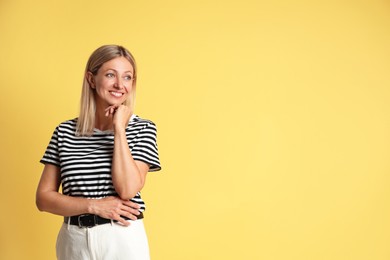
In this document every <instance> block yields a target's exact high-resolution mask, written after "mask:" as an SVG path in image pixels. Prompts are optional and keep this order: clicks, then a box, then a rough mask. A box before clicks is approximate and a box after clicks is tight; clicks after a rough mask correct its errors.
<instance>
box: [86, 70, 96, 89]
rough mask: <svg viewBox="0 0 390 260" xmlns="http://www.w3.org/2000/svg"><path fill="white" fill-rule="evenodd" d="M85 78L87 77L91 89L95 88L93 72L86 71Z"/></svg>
mask: <svg viewBox="0 0 390 260" xmlns="http://www.w3.org/2000/svg"><path fill="white" fill-rule="evenodd" d="M85 78H86V79H87V81H88V83H89V86H90V87H91V88H93V89H95V88H96V86H95V79H94V77H93V74H92V72H90V71H88V72H87V73H86V74H85Z"/></svg>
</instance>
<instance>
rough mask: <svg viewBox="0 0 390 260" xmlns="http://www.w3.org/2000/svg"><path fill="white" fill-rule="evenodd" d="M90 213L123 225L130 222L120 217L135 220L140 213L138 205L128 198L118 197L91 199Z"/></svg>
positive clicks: (127, 224)
mask: <svg viewBox="0 0 390 260" xmlns="http://www.w3.org/2000/svg"><path fill="white" fill-rule="evenodd" d="M90 202H91V206H90V210H89V211H90V212H91V214H95V215H99V216H100V217H102V218H107V219H112V220H116V221H118V222H119V223H121V224H122V225H124V226H129V225H130V222H129V221H127V220H126V219H124V218H122V217H121V216H123V217H127V218H129V219H132V220H137V215H139V214H140V211H139V209H140V205H139V204H137V203H134V202H132V201H128V200H122V199H120V198H118V197H112V196H110V197H106V198H103V199H97V200H95V199H91V200H90Z"/></svg>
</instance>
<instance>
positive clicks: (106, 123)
mask: <svg viewBox="0 0 390 260" xmlns="http://www.w3.org/2000/svg"><path fill="white" fill-rule="evenodd" d="M95 128H96V129H99V130H101V131H106V130H113V129H114V127H113V124H112V115H110V116H106V115H105V111H104V109H102V108H98V107H97V108H96V114H95Z"/></svg>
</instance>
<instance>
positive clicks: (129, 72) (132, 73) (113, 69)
mask: <svg viewBox="0 0 390 260" xmlns="http://www.w3.org/2000/svg"><path fill="white" fill-rule="evenodd" d="M108 70H113V71H115V72H118V71H117V70H116V69H110V68H108V69H106V70H105V71H108ZM128 72H129V73H131V74H133V72H132V71H131V70H126V71H124V73H128Z"/></svg>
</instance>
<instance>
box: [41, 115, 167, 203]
mask: <svg viewBox="0 0 390 260" xmlns="http://www.w3.org/2000/svg"><path fill="white" fill-rule="evenodd" d="M76 122H77V119H73V120H69V121H65V122H63V123H61V124H60V125H59V126H57V127H56V129H55V130H54V133H53V135H52V138H51V140H50V143H49V145H48V147H47V149H46V152H45V154H44V155H43V158H42V159H41V163H44V164H46V163H50V164H54V165H56V166H58V167H59V168H60V170H61V184H62V193H63V194H65V195H68V196H75V197H84V198H94V199H99V198H104V197H107V196H117V193H116V192H115V189H114V186H113V184H112V179H111V163H112V154H113V148H114V135H113V133H112V132H103V131H99V130H95V131H94V133H93V135H92V136H90V137H85V136H76V135H75V132H76ZM126 136H127V142H128V144H129V147H130V150H131V154H132V156H133V158H134V160H138V161H142V162H145V163H147V164H149V165H150V169H149V171H158V170H160V169H161V166H160V162H159V156H158V150H157V141H156V136H157V130H156V126H155V124H154V123H153V122H152V121H149V120H146V119H141V118H140V117H138V116H133V117H132V118H131V120H130V122H129V124H128V126H127V128H126ZM132 201H134V202H136V203H138V204H140V205H141V211H144V210H145V203H144V201H143V200H142V198H141V195H140V193H139V192H138V194H137V195H136V196H135V197H134V198H133V199H132Z"/></svg>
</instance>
